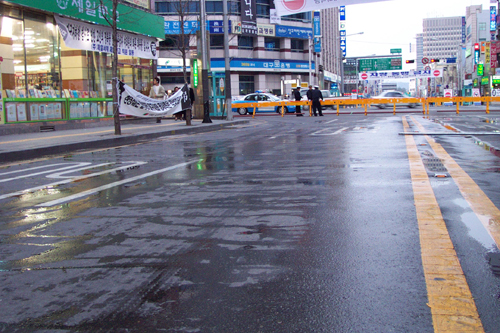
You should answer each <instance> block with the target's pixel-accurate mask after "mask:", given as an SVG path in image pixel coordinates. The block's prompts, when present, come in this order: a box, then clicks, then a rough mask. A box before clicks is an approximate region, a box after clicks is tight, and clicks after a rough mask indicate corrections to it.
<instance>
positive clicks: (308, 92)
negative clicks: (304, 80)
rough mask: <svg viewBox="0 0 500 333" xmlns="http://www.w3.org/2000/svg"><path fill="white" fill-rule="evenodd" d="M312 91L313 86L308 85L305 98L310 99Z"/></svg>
mask: <svg viewBox="0 0 500 333" xmlns="http://www.w3.org/2000/svg"><path fill="white" fill-rule="evenodd" d="M312 92H313V86H309V90H308V91H307V94H306V96H307V99H308V100H310V101H312Z"/></svg>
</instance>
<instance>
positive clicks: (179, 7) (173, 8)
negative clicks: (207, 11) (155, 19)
mask: <svg viewBox="0 0 500 333" xmlns="http://www.w3.org/2000/svg"><path fill="white" fill-rule="evenodd" d="M155 10H156V12H157V13H162V14H178V13H185V14H187V13H190V14H199V12H200V2H199V1H187V2H182V1H163V2H156V3H155Z"/></svg>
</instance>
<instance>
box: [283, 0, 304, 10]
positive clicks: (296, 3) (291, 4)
mask: <svg viewBox="0 0 500 333" xmlns="http://www.w3.org/2000/svg"><path fill="white" fill-rule="evenodd" d="M281 3H282V4H283V6H284V7H285V8H286V9H288V10H290V11H293V12H295V11H298V10H300V9H302V8H304V6H305V4H306V2H305V0H281Z"/></svg>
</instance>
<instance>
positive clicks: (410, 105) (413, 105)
mask: <svg viewBox="0 0 500 333" xmlns="http://www.w3.org/2000/svg"><path fill="white" fill-rule="evenodd" d="M415 106H416V104H415V103H410V104H408V107H409V108H410V109H413V108H414V107H415Z"/></svg>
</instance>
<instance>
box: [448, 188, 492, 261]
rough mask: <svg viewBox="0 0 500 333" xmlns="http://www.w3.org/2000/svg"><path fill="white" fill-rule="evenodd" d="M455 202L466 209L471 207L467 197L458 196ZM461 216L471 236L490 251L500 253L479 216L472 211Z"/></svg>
mask: <svg viewBox="0 0 500 333" xmlns="http://www.w3.org/2000/svg"><path fill="white" fill-rule="evenodd" d="M453 203H454V204H456V205H457V206H460V207H462V208H464V209H470V206H469V203H468V202H467V201H466V200H465V199H461V198H457V199H455V200H453ZM460 218H461V220H462V222H463V223H464V224H465V226H466V227H467V229H469V236H471V237H472V238H474V239H475V240H477V241H478V242H479V243H481V245H483V246H484V248H486V249H487V251H488V252H497V253H500V250H499V249H498V247H497V245H496V243H495V241H494V240H493V238H492V237H491V236H490V234H489V233H488V231H487V230H486V229H485V228H484V226H483V225H482V223H481V221H479V219H478V218H477V216H476V214H475V213H474V212H472V211H470V212H467V213H464V214H461V215H460Z"/></svg>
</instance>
